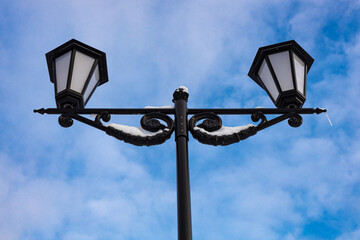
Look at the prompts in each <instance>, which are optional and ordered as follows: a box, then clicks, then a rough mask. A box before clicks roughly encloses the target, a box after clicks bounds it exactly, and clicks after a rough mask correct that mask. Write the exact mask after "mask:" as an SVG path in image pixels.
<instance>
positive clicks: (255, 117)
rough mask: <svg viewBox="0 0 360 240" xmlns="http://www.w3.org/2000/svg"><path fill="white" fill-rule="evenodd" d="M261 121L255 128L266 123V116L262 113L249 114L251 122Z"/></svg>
mask: <svg viewBox="0 0 360 240" xmlns="http://www.w3.org/2000/svg"><path fill="white" fill-rule="evenodd" d="M260 119H261V121H260V123H259V124H258V125H257V127H259V126H262V125H264V124H265V123H267V119H266V116H265V115H264V114H263V113H262V112H260V111H259V112H254V113H253V114H251V120H252V121H253V122H258V121H259V120H260Z"/></svg>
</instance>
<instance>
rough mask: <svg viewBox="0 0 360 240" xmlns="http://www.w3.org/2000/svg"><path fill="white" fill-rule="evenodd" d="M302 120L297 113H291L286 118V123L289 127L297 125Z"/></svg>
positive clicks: (299, 124)
mask: <svg viewBox="0 0 360 240" xmlns="http://www.w3.org/2000/svg"><path fill="white" fill-rule="evenodd" d="M302 122H303V118H302V117H301V116H300V115H299V114H297V113H291V117H290V118H289V120H288V123H289V125H290V126H291V127H299V126H301V124H302Z"/></svg>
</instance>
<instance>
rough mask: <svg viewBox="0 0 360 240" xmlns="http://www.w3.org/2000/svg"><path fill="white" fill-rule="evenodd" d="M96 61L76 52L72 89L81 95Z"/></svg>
mask: <svg viewBox="0 0 360 240" xmlns="http://www.w3.org/2000/svg"><path fill="white" fill-rule="evenodd" d="M94 61H95V59H94V58H92V57H89V56H87V55H85V54H83V53H81V52H78V51H76V53H75V62H74V68H73V73H72V79H71V86H70V88H71V89H72V90H74V91H76V92H78V93H81V92H82V90H83V88H84V85H85V82H86V80H87V77H88V76H89V73H90V70H91V67H92V65H93V64H94Z"/></svg>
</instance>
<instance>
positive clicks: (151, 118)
mask: <svg viewBox="0 0 360 240" xmlns="http://www.w3.org/2000/svg"><path fill="white" fill-rule="evenodd" d="M157 119H161V120H163V121H164V122H166V124H167V126H168V128H169V126H171V128H173V127H174V121H173V120H172V119H171V118H169V117H168V116H167V115H166V114H162V113H148V114H145V115H144V116H143V117H142V118H141V120H140V124H141V127H142V128H143V129H145V130H147V131H149V132H157V131H159V130H164V129H165V128H166V126H165V125H164V124H161V123H160V121H159V120H157Z"/></svg>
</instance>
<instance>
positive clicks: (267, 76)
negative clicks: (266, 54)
mask: <svg viewBox="0 0 360 240" xmlns="http://www.w3.org/2000/svg"><path fill="white" fill-rule="evenodd" d="M258 75H259V77H260V79H261V81H262V82H263V84H264V85H265V87H266V89H267V90H268V92H269V93H270V94H271V97H272V98H273V99H274V101H275V100H276V99H277V97H278V96H279V91H278V89H277V87H276V85H275V82H274V79H273V78H272V75H271V72H270V70H269V66H268V65H267V63H266V61H265V60H263V62H262V64H261V67H260V69H259V72H258Z"/></svg>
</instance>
